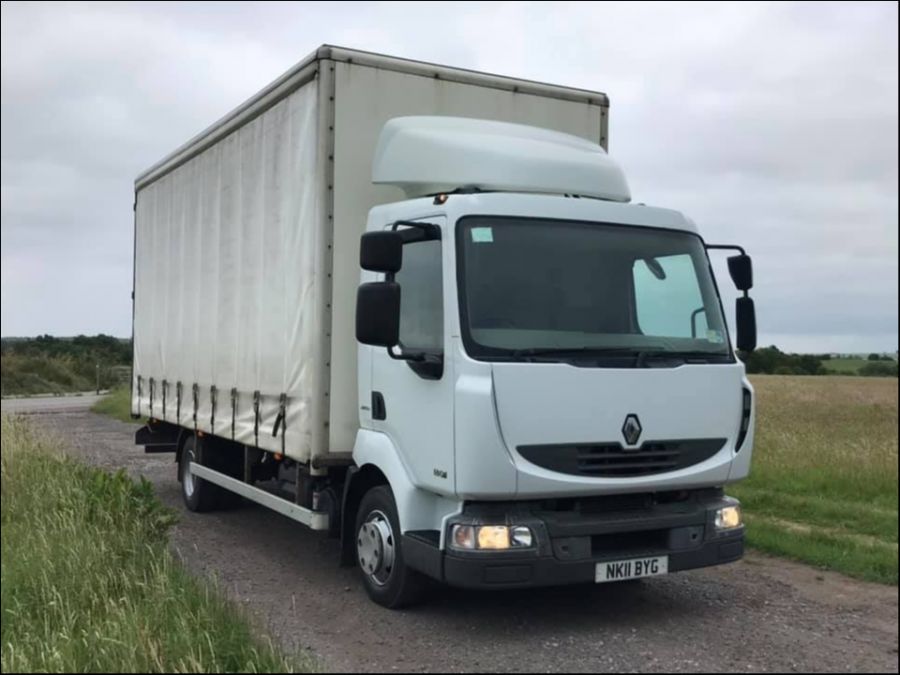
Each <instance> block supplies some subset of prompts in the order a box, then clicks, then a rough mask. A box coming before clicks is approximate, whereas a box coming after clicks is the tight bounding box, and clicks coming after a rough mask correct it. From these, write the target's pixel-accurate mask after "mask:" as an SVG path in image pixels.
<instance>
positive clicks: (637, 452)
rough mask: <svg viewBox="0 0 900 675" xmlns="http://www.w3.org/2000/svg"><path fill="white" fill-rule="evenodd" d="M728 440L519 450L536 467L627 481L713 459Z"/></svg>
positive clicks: (651, 442) (585, 444) (714, 439)
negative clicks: (630, 447) (627, 447)
mask: <svg viewBox="0 0 900 675" xmlns="http://www.w3.org/2000/svg"><path fill="white" fill-rule="evenodd" d="M725 441H726V439H724V438H695V439H681V440H673V441H647V442H646V443H644V444H643V445H641V447H640V448H637V449H626V448H624V447H622V445H621V444H620V443H570V444H565V445H520V446H518V447H517V448H516V449H517V450H518V451H519V454H520V455H522V457H524V458H525V459H527V460H528V461H529V462H531V463H532V464H536V465H537V466H539V467H541V468H544V469H549V470H550V471H557V472H559V473H568V474H574V475H578V476H597V477H603V478H626V477H629V476H646V475H650V474H656V473H665V472H667V471H677V470H678V469H684V468H686V467H689V466H693V465H694V464H699V463H700V462H702V461H704V460H706V459H709V458H710V457H712V456H713V455H715V454H716V453H717V452H719V450H721V449H722V448H723V447H724V446H725Z"/></svg>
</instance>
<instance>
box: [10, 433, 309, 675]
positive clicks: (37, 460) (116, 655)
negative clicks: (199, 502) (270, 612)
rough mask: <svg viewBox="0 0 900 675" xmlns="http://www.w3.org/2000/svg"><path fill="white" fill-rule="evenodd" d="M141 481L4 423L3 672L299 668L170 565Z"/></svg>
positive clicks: (164, 522) (161, 520)
mask: <svg viewBox="0 0 900 675" xmlns="http://www.w3.org/2000/svg"><path fill="white" fill-rule="evenodd" d="M173 522H174V516H173V513H172V512H171V511H170V510H168V509H167V508H165V507H163V506H162V505H161V504H160V503H159V502H158V501H157V500H156V499H155V497H154V496H153V494H152V489H151V485H150V484H149V483H148V482H147V481H146V480H141V481H140V482H139V483H136V482H134V481H132V480H131V479H130V478H129V477H128V476H127V475H125V474H124V473H122V472H119V473H117V474H109V473H106V472H103V471H100V470H98V469H93V468H89V467H86V466H84V465H81V464H79V463H77V462H75V461H73V460H71V459H67V458H64V457H62V456H60V455H58V454H55V453H54V452H53V451H52V450H51V448H50V446H49V444H48V442H47V441H46V440H44V439H42V438H41V437H39V436H37V435H36V434H35V433H34V432H33V431H32V430H31V429H30V428H29V427H28V426H27V424H26V423H25V422H24V421H22V420H21V419H19V418H6V417H4V418H3V420H2V544H3V545H2V582H0V613H2V623H0V643H2V657H0V660H2V670H3V672H10V671H32V672H33V671H50V672H84V671H108V672H187V671H194V672H197V671H208V672H227V671H247V672H262V671H265V672H272V671H276V672H287V671H291V670H292V669H293V668H294V667H296V665H297V664H295V663H293V662H292V661H290V660H289V659H287V658H285V657H284V656H283V655H281V654H280V653H279V652H278V651H277V650H276V649H275V648H274V647H273V646H272V644H271V643H270V642H269V641H268V640H265V639H261V638H259V637H257V636H256V634H255V633H254V631H253V630H252V629H251V627H250V625H249V623H248V621H247V618H246V617H245V616H244V615H243V614H242V613H241V612H240V611H239V610H237V609H236V608H235V607H234V606H233V605H231V604H230V603H229V602H228V601H226V600H224V599H223V598H222V597H220V595H219V594H218V593H217V592H216V591H215V589H214V588H212V587H210V586H209V585H208V584H205V583H201V582H199V581H197V580H195V579H194V578H192V577H191V576H189V575H188V574H187V573H186V572H185V571H184V570H183V569H182V567H181V566H180V565H179V564H178V563H177V562H176V561H175V560H173V558H172V555H171V553H170V552H169V549H168V545H167V539H166V533H167V530H168V529H169V527H170V526H171V525H172V523H173Z"/></svg>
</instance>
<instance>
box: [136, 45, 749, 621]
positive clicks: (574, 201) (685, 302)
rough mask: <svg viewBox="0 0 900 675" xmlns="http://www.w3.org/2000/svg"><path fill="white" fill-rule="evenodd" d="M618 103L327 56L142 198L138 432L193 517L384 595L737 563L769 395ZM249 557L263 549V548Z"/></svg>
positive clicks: (197, 145)
mask: <svg viewBox="0 0 900 675" xmlns="http://www.w3.org/2000/svg"><path fill="white" fill-rule="evenodd" d="M608 112H609V103H608V99H607V97H606V96H605V95H604V94H602V93H598V92H593V91H584V90H580V89H572V88H568V87H560V86H553V85H548V84H540V83H536V82H530V81H524V80H518V79H512V78H508V77H499V76H494V75H488V74H483V73H477V72H472V71H468V70H461V69H454V68H448V67H444V66H438V65H433V64H427V63H419V62H414V61H408V60H404V59H397V58H390V57H386V56H380V55H376V54H371V53H366V52H360V51H353V50H348V49H341V48H337V47H330V46H323V47H321V48H320V49H318V50H317V51H316V52H315V53H314V54H312V55H310V56H309V57H308V58H306V59H305V60H304V61H302V62H301V63H300V64H298V65H297V66H296V67H294V68H293V69H292V70H290V71H288V72H287V73H285V74H284V75H283V76H282V77H281V78H279V79H278V80H276V81H275V82H273V83H272V84H270V85H269V86H268V87H266V88H265V89H263V90H262V91H261V92H259V93H258V94H257V95H255V96H254V97H252V98H251V99H250V100H248V101H247V102H246V103H244V104H243V105H241V106H240V107H238V108H237V109H236V110H234V111H233V112H232V113H230V114H229V115H227V116H226V117H224V118H223V119H221V120H219V121H218V122H217V123H215V124H214V125H213V126H211V127H209V128H208V129H207V130H205V131H204V132H202V133H201V134H200V135H198V136H196V137H195V138H193V139H192V140H190V141H189V142H188V143H187V144H185V145H184V146H182V147H181V148H180V149H178V150H176V151H175V152H174V153H172V154H171V155H169V156H168V157H166V158H165V159H163V160H162V161H160V162H159V163H157V164H156V165H154V166H153V167H151V168H150V169H148V170H147V171H146V172H144V173H142V174H141V175H140V176H139V177H138V178H137V180H136V181H135V222H134V227H135V254H134V289H133V290H134V292H133V300H134V318H133V335H134V370H133V381H132V404H131V405H132V414H133V416H134V417H136V418H138V417H140V418H146V419H147V423H146V425H145V426H143V427H142V428H141V429H140V430H139V431H138V432H137V434H136V438H135V441H136V443H137V444H140V445H143V446H145V449H146V451H148V452H174V453H175V459H176V462H177V466H178V478H179V480H180V482H181V486H182V492H183V496H184V501H185V503H186V504H187V507H188V508H189V509H191V510H192V511H207V510H210V509H213V508H216V507H223V506H227V505H229V504H232V503H234V502H236V501H240V500H241V498H245V499H249V500H252V501H255V502H258V503H260V504H263V505H265V506H267V507H270V508H272V509H274V510H275V511H278V512H280V513H282V514H284V515H286V516H288V517H290V518H293V519H295V520H298V521H300V522H301V523H303V524H305V525H307V526H309V527H310V528H312V529H314V530H324V531H327V532H328V533H329V534H330V535H332V536H334V537H338V538H340V542H341V551H342V561H343V563H344V564H355V565H358V566H359V569H360V571H361V577H362V580H363V583H364V585H365V588H366V590H367V591H368V593H369V595H370V596H371V597H372V599H373V600H375V601H376V602H378V603H380V604H382V605H385V606H387V607H399V606H402V605H404V604H408V603H410V602H412V601H413V600H414V599H416V598H417V597H419V595H420V593H421V590H422V588H423V587H424V586H425V585H426V584H425V581H426V580H427V579H429V578H430V579H434V580H437V581H439V582H443V583H446V584H450V585H454V586H459V587H470V588H485V589H489V588H524V587H531V586H539V585H550V584H568V583H599V582H607V581H617V580H622V579H634V578H641V577H646V576H652V575H657V574H665V573H669V572H675V571H678V570H684V569H690V568H695V567H701V566H706V565H716V564H719V563H725V562H729V561H733V560H737V559H738V558H740V557H741V556H742V554H743V540H744V527H743V524H742V519H741V513H740V506H739V504H738V502H737V501H736V500H734V499H732V498H730V497H727V496H725V493H724V489H723V488H724V486H725V485H727V484H729V483H732V482H734V481H737V480H740V479H742V478H744V477H745V476H747V474H748V471H749V466H750V457H751V452H752V445H753V422H754V404H753V390H752V387H751V386H750V383H749V382H748V380H747V378H746V377H745V371H744V366H743V364H742V363H741V361H740V360H738V358H737V357H736V352H735V349H734V347H733V346H732V342H731V338H730V336H729V332H728V329H727V326H726V322H725V318H724V313H723V310H722V305H721V302H720V298H719V294H718V290H717V287H716V282H715V279H714V276H713V273H712V269H711V267H710V263H709V258H708V255H707V251H708V250H709V249H711V248H731V249H736V250H737V254H736V255H733V256H732V257H730V258H729V259H728V262H729V272H730V274H731V276H732V279H733V281H734V283H735V284H736V286H737V287H738V289H740V290H741V291H743V297H739V298H738V300H737V307H736V317H737V318H736V323H737V332H736V341H735V342H736V346H737V349H739V350H745V351H746V350H752V349H753V348H754V347H755V341H756V324H755V315H754V308H753V302H752V300H751V299H750V298H749V297H748V295H747V291H748V290H749V289H750V287H751V285H752V271H751V263H750V259H749V258H748V257H747V256H746V255H745V254H744V251H743V249H740V247H734V246H712V245H709V244H706V243H705V241H704V240H703V239H702V238H701V236H700V234H699V233H698V231H697V228H696V227H695V225H694V223H693V222H692V221H691V220H690V219H689V218H687V217H686V216H684V215H682V214H681V213H679V212H677V211H673V210H670V209H664V208H656V207H650V206H645V205H643V204H632V203H630V192H629V188H628V185H627V183H626V181H625V178H624V175H623V173H622V171H621V170H620V169H619V167H618V166H617V165H616V164H615V163H614V162H613V161H612V160H611V159H610V157H609V156H608V155H607V153H606V150H605V148H606V146H607V143H608ZM236 544H238V542H236Z"/></svg>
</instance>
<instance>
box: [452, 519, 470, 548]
mask: <svg viewBox="0 0 900 675" xmlns="http://www.w3.org/2000/svg"><path fill="white" fill-rule="evenodd" d="M450 540H451V545H452V546H453V547H454V548H461V549H464V550H468V551H471V550H473V549H474V548H475V528H474V527H472V526H471V525H454V526H453V529H452V530H451V531H450Z"/></svg>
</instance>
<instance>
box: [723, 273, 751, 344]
mask: <svg viewBox="0 0 900 675" xmlns="http://www.w3.org/2000/svg"><path fill="white" fill-rule="evenodd" d="M729 262H731V261H730V260H729ZM735 317H736V320H737V348H738V349H739V350H740V351H742V352H752V351H753V350H754V349H756V307H755V306H754V305H753V298H750V297H747V296H744V297H743V298H738V299H737V301H736V303H735Z"/></svg>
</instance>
